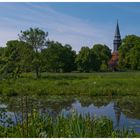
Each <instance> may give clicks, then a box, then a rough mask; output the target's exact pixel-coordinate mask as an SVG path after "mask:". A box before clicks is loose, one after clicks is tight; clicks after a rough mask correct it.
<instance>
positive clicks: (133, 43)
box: [119, 35, 140, 70]
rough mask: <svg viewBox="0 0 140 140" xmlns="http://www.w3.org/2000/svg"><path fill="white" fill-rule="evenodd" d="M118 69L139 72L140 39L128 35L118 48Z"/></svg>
mask: <svg viewBox="0 0 140 140" xmlns="http://www.w3.org/2000/svg"><path fill="white" fill-rule="evenodd" d="M119 67H120V68H122V69H132V70H140V37H139V36H136V35H128V36H126V37H125V38H124V39H123V41H122V45H121V47H120V48H119Z"/></svg>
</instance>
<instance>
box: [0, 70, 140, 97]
mask: <svg viewBox="0 0 140 140" xmlns="http://www.w3.org/2000/svg"><path fill="white" fill-rule="evenodd" d="M139 85H140V73H139V72H135V73H134V72H118V73H117V72H116V73H109V72H108V73H101V72H100V73H47V74H46V73H42V78H40V79H35V78H34V73H30V74H29V73H28V74H27V73H25V74H22V75H21V77H20V78H18V79H16V80H14V79H7V80H2V81H0V88H1V89H6V88H8V89H9V88H10V89H13V90H14V91H16V93H17V94H18V95H24V94H25V93H26V94H28V95H94V96H98V95H100V96H101V95H103V96H117V95H123V96H126V95H140V91H139ZM1 94H4V93H3V90H2V93H1Z"/></svg>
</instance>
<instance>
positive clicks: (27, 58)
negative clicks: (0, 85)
mask: <svg viewBox="0 0 140 140" xmlns="http://www.w3.org/2000/svg"><path fill="white" fill-rule="evenodd" d="M31 61H32V49H31V47H30V46H29V45H28V44H26V43H25V42H22V41H18V40H12V41H8V42H7V47H6V48H5V51H4V53H3V64H2V66H1V69H0V72H1V74H3V76H4V77H7V76H11V77H13V78H17V77H19V76H20V74H21V73H22V72H26V71H29V70H31V65H30V64H31Z"/></svg>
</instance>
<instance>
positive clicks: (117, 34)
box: [113, 20, 121, 52]
mask: <svg viewBox="0 0 140 140" xmlns="http://www.w3.org/2000/svg"><path fill="white" fill-rule="evenodd" d="M113 45H114V52H117V51H118V48H119V47H120V45H121V35H120V29H119V23H118V20H117V25H116V30H115V36H114V40H113Z"/></svg>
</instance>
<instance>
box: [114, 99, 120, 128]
mask: <svg viewBox="0 0 140 140" xmlns="http://www.w3.org/2000/svg"><path fill="white" fill-rule="evenodd" d="M114 112H115V117H116V122H117V123H116V127H119V124H120V117H121V108H120V107H119V104H118V102H117V101H114Z"/></svg>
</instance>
